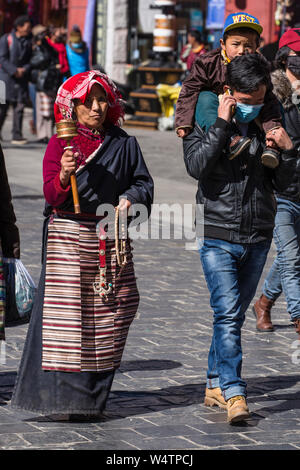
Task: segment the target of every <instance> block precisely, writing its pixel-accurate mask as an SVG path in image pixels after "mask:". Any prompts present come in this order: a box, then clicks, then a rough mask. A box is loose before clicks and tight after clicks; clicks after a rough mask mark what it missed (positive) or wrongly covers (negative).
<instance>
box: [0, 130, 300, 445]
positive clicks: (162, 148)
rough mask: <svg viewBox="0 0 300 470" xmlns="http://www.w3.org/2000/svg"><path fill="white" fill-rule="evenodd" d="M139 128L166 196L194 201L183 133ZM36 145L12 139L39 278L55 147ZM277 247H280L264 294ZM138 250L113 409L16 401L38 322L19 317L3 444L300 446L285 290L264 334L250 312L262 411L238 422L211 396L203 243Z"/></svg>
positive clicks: (2, 405)
mask: <svg viewBox="0 0 300 470" xmlns="http://www.w3.org/2000/svg"><path fill="white" fill-rule="evenodd" d="M131 132H132V130H131ZM135 134H136V135H137V136H138V141H139V143H140V145H141V148H142V150H143V153H144V155H145V158H146V161H147V163H148V166H149V168H150V171H151V173H152V174H153V176H154V179H155V182H156V181H158V189H157V188H156V200H157V201H158V202H160V201H169V202H174V201H178V197H180V195H181V194H184V198H183V200H184V201H185V202H192V203H193V202H194V196H195V183H194V182H193V181H192V180H191V179H190V178H189V177H188V176H187V175H186V173H185V170H184V166H183V162H182V156H181V146H180V145H179V144H180V142H178V141H177V140H176V137H175V136H174V134H173V133H168V132H166V133H165V132H164V133H160V132H153V131H143V130H139V131H136V132H135ZM6 147H9V148H6ZM31 147H32V148H30V151H29V152H27V151H26V152H24V151H23V150H22V149H19V148H12V147H11V146H10V145H9V144H6V143H4V151H5V156H6V161H7V167H8V172H9V177H10V181H11V187H12V192H13V196H14V199H13V203H14V207H15V211H16V214H17V219H18V226H19V228H20V232H21V243H22V244H21V250H22V261H23V262H24V264H25V266H26V267H27V268H28V270H29V271H30V273H31V274H32V276H33V278H34V280H35V281H36V282H38V278H39V273H40V257H41V239H42V222H43V216H42V211H43V198H42V186H41V162H42V156H43V152H44V149H45V147H43V146H39V145H37V144H34V143H33V144H32V145H31ZM25 159H26V160H25ZM24 162H25V163H24ZM26 166H27V168H26ZM23 169H24V171H23ZM21 170H22V171H21ZM20 172H21V173H20ZM160 185H161V187H162V188H163V191H162V193H161V199H160V192H159V186H160ZM189 198H192V200H190V199H189ZM274 254H275V251H274V247H272V249H271V252H270V254H269V257H268V261H267V266H266V267H265V270H264V273H263V276H262V280H261V282H260V286H259V289H258V291H257V295H258V294H259V292H260V287H261V285H262V282H263V279H264V276H265V274H266V272H267V270H268V268H269V267H270V265H271V263H272V261H273V257H274ZM134 260H135V268H136V274H137V278H138V286H139V290H140V295H141V302H140V307H139V312H138V315H137V317H136V319H135V321H134V322H133V324H132V326H131V329H130V332H129V336H128V341H127V344H126V348H125V352H124V356H123V361H122V364H121V367H120V369H119V370H118V371H117V372H116V376H115V380H114V383H113V387H112V392H111V395H110V397H109V400H108V404H107V409H106V412H105V417H104V418H103V419H102V420H99V421H97V422H92V423H68V422H54V421H53V420H51V419H49V418H48V417H43V416H41V415H38V414H35V413H30V412H25V411H24V412H22V411H15V410H12V409H11V407H10V401H9V400H10V397H11V393H12V389H13V385H14V381H15V377H16V371H17V369H18V365H19V361H20V358H21V354H22V349H23V345H24V341H25V336H26V331H27V325H23V326H18V327H14V328H7V330H6V332H7V362H6V364H5V365H2V366H0V448H1V449H3V450H6V449H10V450H14V449H17V450H21V449H28V450H29V449H35V450H38V449H39V450H40V449H42V450H46V449H51V450H58V449H68V450H73V449H74V450H110V451H114V450H132V451H134V450H193V451H195V450H212V449H218V450H228V449H232V450H237V449H244V450H265V449H269V450H299V449H300V371H299V362H300V360H299V359H300V353H299V354H298V356H297V354H295V353H297V351H300V345H299V346H298V345H295V340H296V335H295V332H294V329H293V328H292V327H291V325H290V322H289V317H288V314H287V312H286V304H285V300H284V298H283V297H281V298H280V299H279V301H278V302H277V303H276V305H275V307H274V309H273V311H274V313H273V320H274V324H275V327H276V329H275V331H274V332H273V333H258V332H257V331H256V329H255V319H254V317H253V314H252V312H251V309H249V311H248V312H247V313H248V314H247V318H246V322H245V325H244V328H243V337H242V344H243V350H244V363H243V376H244V378H245V379H246V381H247V383H248V401H249V407H250V409H251V411H252V417H251V419H250V420H249V421H248V422H247V423H243V424H237V425H235V426H230V425H228V424H227V423H226V412H224V411H222V410H219V409H215V408H206V407H205V406H204V405H203V398H204V391H205V375H206V366H207V354H208V349H209V346H210V340H211V333H212V313H211V309H210V306H209V297H208V291H207V288H206V284H205V280H204V276H203V273H202V270H201V267H200V261H199V255H198V253H197V251H194V250H186V249H185V243H184V241H181V240H137V241H135V242H134ZM297 348H298V349H297ZM293 354H294V356H293ZM293 358H294V359H293Z"/></svg>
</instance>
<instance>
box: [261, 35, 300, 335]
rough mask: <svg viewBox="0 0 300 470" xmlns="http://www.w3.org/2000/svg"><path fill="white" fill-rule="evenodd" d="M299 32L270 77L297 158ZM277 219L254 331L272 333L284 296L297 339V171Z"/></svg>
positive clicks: (287, 39) (286, 40) (285, 43)
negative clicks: (272, 254)
mask: <svg viewBox="0 0 300 470" xmlns="http://www.w3.org/2000/svg"><path fill="white" fill-rule="evenodd" d="M299 33H300V29H291V30H289V31H287V32H286V33H284V34H283V36H282V37H281V39H280V41H279V50H278V52H277V55H276V60H275V68H276V70H275V71H274V72H273V73H272V83H273V93H274V94H275V95H276V97H277V99H278V100H279V102H280V103H281V106H282V112H283V116H284V123H285V128H286V131H287V133H288V134H289V136H290V138H291V140H292V142H293V144H294V146H295V148H296V149H297V150H298V167H299V163H300V160H299V157H300V107H299V94H298V93H299V91H298V92H297V91H296V87H295V86H294V84H296V85H297V83H299V80H300V35H299ZM276 199H277V215H276V219H275V228H274V241H275V244H276V248H277V256H276V258H275V260H274V263H273V265H272V267H271V269H270V271H269V273H268V275H267V277H266V279H265V282H264V285H263V289H262V294H261V296H260V298H259V299H258V300H257V302H256V303H255V304H254V307H253V311H254V314H255V316H256V319H257V322H256V328H257V330H258V331H261V332H270V331H273V330H274V326H273V323H272V320H271V309H272V307H273V305H274V303H275V301H276V300H277V299H278V298H279V296H280V295H281V294H282V292H283V293H284V296H285V300H286V303H287V311H288V313H289V315H290V318H291V321H292V322H293V323H294V325H295V327H296V332H297V333H298V335H299V339H300V175H299V168H298V171H296V172H295V174H294V177H293V181H292V183H291V184H290V185H289V187H288V188H286V189H285V190H284V191H279V192H277V194H276Z"/></svg>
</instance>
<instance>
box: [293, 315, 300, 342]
mask: <svg viewBox="0 0 300 470" xmlns="http://www.w3.org/2000/svg"><path fill="white" fill-rule="evenodd" d="M294 325H295V328H296V333H298V335H299V338H298V339H299V341H300V318H297V320H294Z"/></svg>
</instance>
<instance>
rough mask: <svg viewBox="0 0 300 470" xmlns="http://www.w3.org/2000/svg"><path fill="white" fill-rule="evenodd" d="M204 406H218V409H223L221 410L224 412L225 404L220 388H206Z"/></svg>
mask: <svg viewBox="0 0 300 470" xmlns="http://www.w3.org/2000/svg"><path fill="white" fill-rule="evenodd" d="M204 405H205V406H218V407H219V408H223V410H226V408H227V403H226V401H225V399H224V397H223V395H222V391H221V389H220V387H216V388H207V389H206V390H205V399H204Z"/></svg>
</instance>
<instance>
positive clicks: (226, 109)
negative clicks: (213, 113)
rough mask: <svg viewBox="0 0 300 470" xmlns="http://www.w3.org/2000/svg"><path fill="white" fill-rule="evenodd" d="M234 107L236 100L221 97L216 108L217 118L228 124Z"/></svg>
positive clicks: (227, 96)
mask: <svg viewBox="0 0 300 470" xmlns="http://www.w3.org/2000/svg"><path fill="white" fill-rule="evenodd" d="M235 106H236V99H235V98H233V96H231V95H225V94H224V95H222V96H221V98H220V104H219V108H218V117H219V118H221V119H224V121H227V122H230V121H231V118H232V108H233V107H235Z"/></svg>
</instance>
